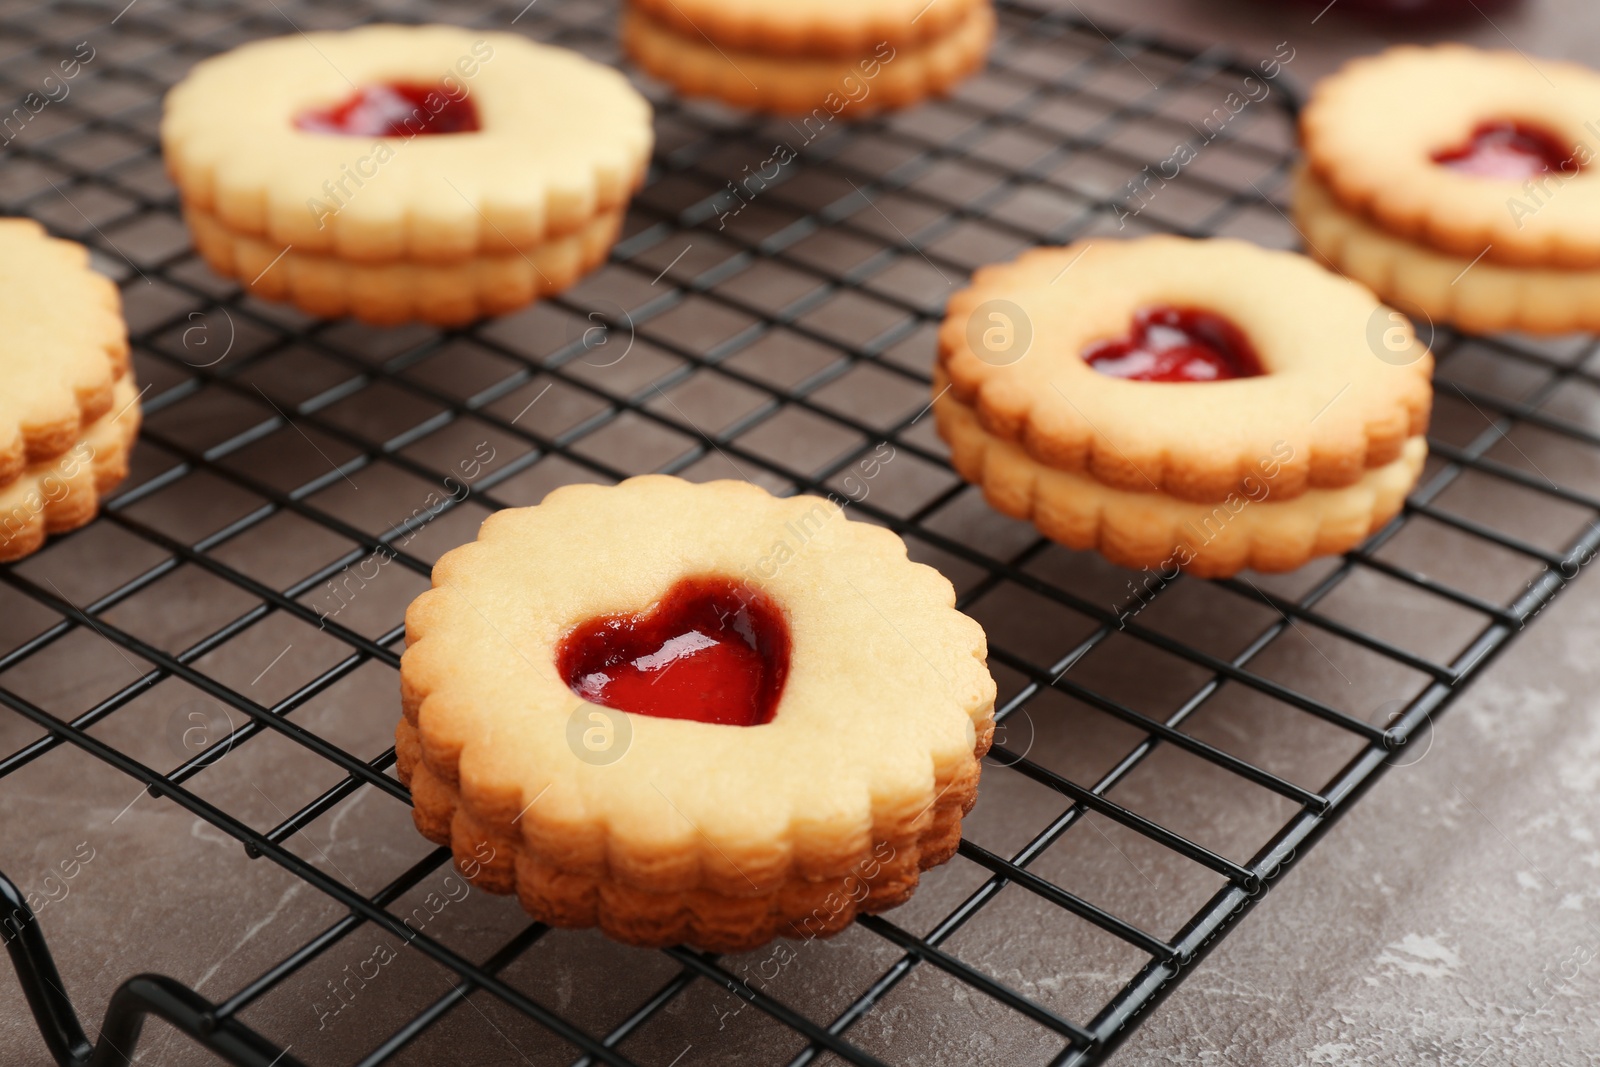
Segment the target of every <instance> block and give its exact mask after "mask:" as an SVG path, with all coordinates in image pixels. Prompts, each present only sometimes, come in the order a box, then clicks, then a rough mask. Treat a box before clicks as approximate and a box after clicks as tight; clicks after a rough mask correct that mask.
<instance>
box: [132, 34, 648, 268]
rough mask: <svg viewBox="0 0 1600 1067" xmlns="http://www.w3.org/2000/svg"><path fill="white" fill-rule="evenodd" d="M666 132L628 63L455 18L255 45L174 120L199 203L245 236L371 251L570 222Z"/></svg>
mask: <svg viewBox="0 0 1600 1067" xmlns="http://www.w3.org/2000/svg"><path fill="white" fill-rule="evenodd" d="M336 131H343V132H336ZM351 131H360V132H351ZM374 131H380V132H374ZM652 136H653V135H652V131H651V112H650V105H649V103H648V102H647V101H646V100H645V99H644V97H642V96H641V95H640V94H639V93H638V92H637V91H635V90H634V89H633V87H632V86H631V85H629V84H628V82H627V79H626V78H624V77H623V76H622V75H621V74H619V73H618V72H617V71H615V70H612V69H611V68H609V67H605V66H602V65H601V64H599V63H596V62H593V61H592V60H589V59H587V58H585V57H583V56H581V55H579V54H578V53H576V52H572V51H569V50H567V49H564V48H552V47H550V46H547V45H542V44H537V43H535V42H533V41H530V40H528V39H527V38H524V37H521V36H518V35H516V34H510V33H493V32H488V31H479V30H471V29H461V28H458V27H452V26H420V27H415V26H386V25H378V26H366V27H362V28H360V29H356V30H349V31H344V32H328V33H311V34H295V35H291V36H287V37H279V38H273V39H271V40H265V41H257V42H253V43H251V44H247V45H244V46H243V47H240V48H237V49H234V50H233V51H231V52H227V53H225V54H223V55H220V56H216V57H213V58H211V59H208V60H205V61H204V62H202V63H199V64H197V65H196V66H195V68H194V69H193V70H192V71H191V72H190V73H189V75H188V76H187V77H186V78H185V79H184V80H183V81H182V82H180V83H179V84H178V85H177V86H175V87H174V88H173V89H172V91H171V92H170V93H168V94H167V99H166V108H165V112H164V114H163V117H162V123H161V143H162V151H163V154H164V155H165V157H166V163H167V169H168V171H169V172H170V173H171V175H172V178H173V181H174V182H176V183H177V185H178V186H179V188H180V190H181V191H182V193H183V196H184V199H185V201H186V202H188V203H191V204H193V205H194V206H195V207H196V208H198V209H200V210H202V211H205V212H207V213H209V214H211V215H213V216H215V217H216V218H217V219H218V220H220V221H221V222H222V223H223V224H224V225H226V226H227V227H229V228H230V229H232V230H234V231H235V232H238V233H242V234H246V235H261V236H264V237H267V238H269V239H271V240H273V241H275V242H281V243H282V244H284V245H293V246H294V248H296V249H298V250H301V251H305V252H322V253H332V254H336V255H338V256H340V257H342V258H345V259H351V260H358V261H363V262H387V261H393V260H399V259H406V260H411V261H432V262H449V261H454V260H462V259H466V258H469V257H472V256H475V255H482V254H495V253H502V254H503V253H508V252H512V251H515V250H518V249H525V248H528V247H530V246H532V245H535V244H538V243H539V242H542V241H545V240H547V239H549V238H551V237H555V236H560V235H563V234H568V233H572V232H573V231H575V230H578V229H579V228H581V227H582V226H583V225H584V224H586V223H588V222H589V221H591V220H592V219H594V218H595V217H596V216H597V215H599V214H602V213H604V212H607V211H611V210H614V209H615V208H617V207H618V206H619V205H621V204H623V203H624V202H625V201H626V200H627V198H628V196H629V195H630V194H631V193H632V191H633V190H634V188H635V187H636V186H637V185H639V184H640V182H642V180H643V177H644V173H645V169H646V167H647V165H648V163H649V158H650V149H651V144H652Z"/></svg>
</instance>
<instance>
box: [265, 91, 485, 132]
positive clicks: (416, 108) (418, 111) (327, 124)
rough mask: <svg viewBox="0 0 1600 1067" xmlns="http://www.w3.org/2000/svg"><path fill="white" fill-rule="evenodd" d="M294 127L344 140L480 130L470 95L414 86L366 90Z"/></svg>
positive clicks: (313, 111)
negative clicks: (343, 138) (456, 94)
mask: <svg viewBox="0 0 1600 1067" xmlns="http://www.w3.org/2000/svg"><path fill="white" fill-rule="evenodd" d="M457 91H459V89H458V90H457ZM294 124H295V128H296V129H301V130H307V131H309V132H311V133H333V134H339V135H341V136H345V137H414V136H417V135H418V134H429V133H472V132H474V131H475V130H477V129H478V128H479V127H478V109H477V108H476V107H475V106H474V105H473V103H472V99H471V98H470V97H467V96H454V95H452V94H451V92H450V90H449V89H447V88H446V87H445V86H443V85H418V84H414V83H410V82H389V83H385V84H380V85H366V86H363V87H361V88H360V89H358V90H356V93H355V95H354V96H352V97H350V98H349V99H348V100H346V101H344V102H343V103H340V104H335V105H334V106H332V107H319V108H310V109H308V110H306V111H302V112H300V114H298V115H296V116H295V118H294Z"/></svg>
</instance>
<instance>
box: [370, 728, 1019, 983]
mask: <svg viewBox="0 0 1600 1067" xmlns="http://www.w3.org/2000/svg"><path fill="white" fill-rule="evenodd" d="M993 729H994V728H993V723H992V721H991V722H990V724H989V726H988V728H987V729H985V730H981V731H980V732H979V738H978V746H977V750H976V751H975V752H974V754H973V760H972V763H971V764H970V765H969V766H968V768H967V769H966V772H965V773H963V774H960V775H958V776H957V777H956V778H955V779H954V780H953V781H951V782H949V783H947V784H946V785H945V786H944V787H943V789H942V790H941V792H940V793H939V796H938V799H936V800H935V802H934V803H933V804H932V805H930V806H929V808H928V809H926V810H924V811H923V812H922V813H920V814H919V815H918V817H917V819H915V820H914V821H913V823H912V824H911V825H910V826H907V827H906V828H905V832H904V833H902V834H897V835H894V836H892V837H888V838H882V839H879V840H877V841H875V842H874V843H873V845H872V847H871V848H870V849H868V850H866V851H864V852H863V853H862V854H861V855H860V856H859V857H858V858H857V859H856V861H855V863H854V864H852V865H851V866H850V868H849V870H848V871H847V872H845V873H843V874H841V875H839V876H838V877H829V878H815V879H813V878H805V877H801V876H799V875H796V874H792V873H791V874H790V875H789V876H788V877H787V878H785V879H784V880H783V881H781V882H780V883H778V884H776V885H770V886H758V885H756V884H755V883H754V882H751V883H750V892H749V893H748V894H733V893H724V892H717V891H715V890H710V889H704V888H701V889H686V890H679V891H671V892H657V891H652V890H647V889H642V888H639V887H638V886H635V885H630V884H627V883H625V882H623V881H622V880H620V879H618V878H616V877H614V876H612V875H611V874H610V873H609V872H599V873H595V872H578V871H570V870H564V869H562V868H560V867H558V866H556V865H554V864H551V863H548V862H544V861H543V860H542V859H541V858H540V857H539V856H537V855H535V854H534V853H533V851H532V850H531V849H530V848H529V847H528V846H527V845H526V844H525V843H524V842H523V840H522V838H521V835H519V834H517V833H516V832H514V831H512V830H510V829H508V828H504V827H493V826H490V825H488V824H487V823H486V822H484V821H481V820H479V819H477V818H475V817H474V816H473V815H472V814H471V813H470V812H469V811H468V810H467V808H466V806H465V805H463V804H462V803H461V797H460V794H459V793H458V792H457V791H456V790H455V789H454V788H452V787H451V786H450V785H449V783H447V782H445V781H443V780H442V779H441V778H439V777H438V776H437V775H435V774H434V773H433V772H432V771H430V770H429V768H428V766H427V764H426V763H424V762H423V761H422V759H421V750H420V745H419V742H418V737H417V732H416V728H415V727H413V726H412V725H411V723H410V722H408V721H406V720H405V719H402V720H401V721H400V724H399V725H398V726H397V727H396V730H395V754H396V762H397V767H396V769H397V770H398V772H399V775H400V780H401V781H402V782H405V783H406V784H407V785H408V786H410V788H411V796H412V804H413V807H412V819H413V821H414V822H415V823H416V826H417V829H418V830H419V831H421V833H422V835H423V836H424V837H426V838H428V839H429V840H430V841H434V842H436V843H438V844H441V845H448V846H449V847H450V850H451V852H452V853H453V854H454V857H455V862H456V866H457V868H458V869H459V870H461V871H462V872H463V873H464V874H466V875H467V876H468V878H469V880H471V881H472V883H473V884H474V885H476V886H478V887H479V888H481V889H485V890H488V891H489V892H491V893H505V894H510V893H515V894H516V896H517V899H518V901H519V902H520V903H521V904H522V907H523V909H524V910H525V911H527V913H528V914H529V915H531V916H533V917H534V918H535V919H538V920H539V921H540V922H544V923H548V924H550V925H551V926H558V927H569V928H586V927H599V928H600V930H601V931H602V932H604V933H605V934H606V936H608V937H611V938H613V939H614V940H617V941H621V942H624V943H625V944H630V945H641V946H646V947H653V948H659V947H662V946H665V945H676V944H689V945H694V946H696V947H698V948H702V949H705V950H707V951H711V952H746V951H749V950H750V949H753V948H757V947H759V946H761V945H764V944H766V943H767V942H769V941H772V940H774V939H776V938H780V937H786V938H795V939H804V940H810V939H812V938H816V937H831V936H832V935H834V934H836V933H838V932H840V931H841V930H843V929H844V928H845V927H847V926H849V925H850V923H851V922H853V921H854V920H855V918H856V916H857V915H862V914H876V913H878V912H881V911H887V910H888V909H890V908H893V907H896V906H898V905H900V904H903V903H905V902H906V901H907V900H909V899H910V898H911V895H912V893H913V892H915V890H916V888H917V882H918V880H919V878H920V876H921V873H922V872H923V871H925V870H928V869H929V868H932V867H936V866H938V865H939V864H941V863H944V862H946V861H947V860H949V859H950V858H951V857H952V856H954V855H955V852H956V848H957V846H958V845H959V844H960V843H961V819H962V817H963V816H964V815H965V814H966V813H967V812H968V811H970V810H971V808H972V805H973V804H974V803H975V802H976V800H977V785H978V769H979V768H978V761H979V759H980V758H981V757H982V754H983V753H984V752H987V751H988V749H989V743H990V740H991V738H992V736H993Z"/></svg>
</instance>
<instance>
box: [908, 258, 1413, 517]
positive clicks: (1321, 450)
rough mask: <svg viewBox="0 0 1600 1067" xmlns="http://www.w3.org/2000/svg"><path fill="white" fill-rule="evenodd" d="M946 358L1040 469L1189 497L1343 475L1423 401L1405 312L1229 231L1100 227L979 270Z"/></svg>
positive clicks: (956, 311) (959, 310)
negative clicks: (1117, 234)
mask: <svg viewBox="0 0 1600 1067" xmlns="http://www.w3.org/2000/svg"><path fill="white" fill-rule="evenodd" d="M939 359H940V362H941V364H942V367H943V370H944V371H945V373H946V374H948V375H949V379H950V383H951V390H952V392H953V393H954V395H955V396H956V397H957V398H958V399H959V400H960V401H961V402H962V403H964V404H966V405H968V406H969V407H972V408H973V409H974V410H975V411H976V413H977V415H978V418H979V420H980V421H981V422H982V424H983V427H984V428H985V429H986V430H988V431H989V432H990V433H992V434H994V435H995V436H997V437H1001V438H1004V439H1007V440H1012V441H1015V442H1017V443H1018V444H1019V445H1021V446H1022V447H1023V448H1024V449H1025V450H1026V451H1027V452H1028V453H1029V454H1030V455H1031V456H1033V458H1034V459H1036V460H1038V461H1039V462H1040V463H1043V464H1044V465H1046V466H1050V467H1056V468H1059V469H1061V470H1067V471H1081V472H1085V473H1088V474H1090V475H1092V476H1094V477H1095V478H1097V479H1099V480H1100V481H1102V482H1104V483H1106V484H1107V485H1110V486H1112V487H1114V488H1118V489H1127V490H1132V491H1134V492H1148V493H1166V494H1169V495H1171V496H1175V497H1178V498H1180V499H1184V500H1194V501H1219V500H1223V499H1225V498H1226V497H1228V496H1229V494H1231V493H1241V492H1243V493H1250V494H1251V495H1252V496H1254V495H1256V494H1257V493H1258V491H1259V488H1260V485H1261V484H1262V483H1263V482H1264V483H1267V484H1269V485H1270V487H1271V490H1270V491H1271V494H1272V496H1273V498H1274V499H1280V500H1281V499H1291V498H1293V497H1296V496H1299V495H1300V494H1301V493H1303V492H1305V491H1306V490H1307V489H1308V488H1337V487H1341V486H1346V485H1351V484H1353V483H1355V482H1356V481H1357V480H1358V479H1360V478H1361V476H1362V474H1363V472H1364V471H1366V470H1367V469H1369V468H1373V467H1381V466H1384V465H1386V464H1388V463H1391V462H1393V461H1394V460H1395V459H1396V458H1397V457H1398V456H1399V455H1400V453H1401V450H1402V448H1403V446H1404V444H1405V442H1406V440H1407V439H1408V438H1410V437H1413V436H1416V435H1417V434H1420V433H1422V432H1423V430H1424V429H1425V428H1426V426H1427V421H1428V412H1429V407H1430V404H1431V400H1432V387H1431V385H1430V381H1429V376H1430V373H1431V369H1432V357H1431V356H1430V355H1429V354H1428V352H1427V350H1426V348H1425V347H1423V346H1422V345H1420V344H1419V343H1418V342H1417V341H1416V338H1415V336H1414V334H1413V333H1412V329H1411V326H1410V324H1409V323H1408V322H1406V320H1405V319H1404V317H1402V316H1400V315H1399V314H1398V313H1396V312H1393V311H1392V310H1391V309H1389V308H1386V307H1384V306H1383V305H1382V304H1380V303H1379V302H1378V301H1377V299H1376V298H1375V297H1373V295H1372V293H1371V292H1370V291H1369V290H1367V289H1366V288H1364V287H1362V286H1360V285H1358V284H1356V283H1354V282H1351V281H1347V280H1345V279H1343V278H1340V277H1338V276H1337V275H1335V274H1333V273H1331V272H1329V271H1327V270H1324V269H1323V268H1322V267H1319V266H1318V265H1316V264H1315V263H1313V262H1312V261H1311V260H1309V259H1306V258H1305V257H1304V256H1299V255H1295V254H1293V253H1290V252H1275V251H1269V250H1267V249H1263V248H1260V247H1258V246H1256V245H1253V244H1249V243H1246V242H1244V241H1236V240H1203V241H1196V240H1189V239H1186V238H1180V237H1165V236H1160V237H1145V238H1141V239H1138V240H1133V241H1120V240H1114V239H1103V238H1095V239H1089V240H1084V241H1079V242H1077V243H1076V244H1073V245H1071V246H1069V247H1066V248H1039V249H1034V250H1032V251H1030V252H1027V253H1025V254H1023V255H1022V256H1021V257H1020V258H1018V259H1017V260H1015V261H1013V262H1011V263H1006V264H1001V265H998V266H990V267H985V268H983V269H982V270H980V271H978V272H977V274H976V275H974V277H973V280H972V286H971V287H970V288H968V289H965V290H963V291H961V292H960V293H957V294H956V295H955V296H953V297H951V299H950V303H949V306H948V308H947V310H946V315H945V321H944V323H943V324H942V326H941V327H940V330H939ZM1141 378H1143V379H1145V380H1140V379H1141Z"/></svg>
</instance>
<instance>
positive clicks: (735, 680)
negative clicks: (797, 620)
mask: <svg viewBox="0 0 1600 1067" xmlns="http://www.w3.org/2000/svg"><path fill="white" fill-rule="evenodd" d="M557 665H558V667H559V669H560V672H561V680H562V681H564V682H566V683H567V687H568V688H570V689H571V690H572V691H573V692H574V693H576V694H578V695H579V696H580V697H582V698H583V699H585V700H587V701H589V702H590V703H593V704H603V705H605V706H606V707H608V708H617V709H618V710H620V711H626V712H631V713H633V714H635V715H653V716H655V717H656V718H660V719H691V720H693V721H695V722H706V723H716V724H720V725H724V726H759V725H761V724H762V723H766V722H771V721H772V716H773V713H774V712H775V711H776V710H777V706H778V698H779V696H781V695H782V693H783V682H784V679H785V678H786V677H788V674H789V627H788V624H787V623H786V622H785V621H784V618H783V611H782V609H781V608H779V607H778V605H777V604H776V603H775V602H774V601H773V600H772V598H771V597H769V596H767V595H766V594H765V593H763V592H761V591H760V590H757V589H753V588H751V587H750V586H749V585H746V584H744V583H736V582H733V581H730V580H729V579H726V578H720V577H712V576H708V577H699V578H685V579H683V580H682V581H680V582H678V583H677V584H676V585H674V586H673V587H672V588H671V589H669V590H668V591H667V594H666V596H664V597H662V598H661V600H660V601H659V602H658V603H657V604H656V605H655V606H654V607H653V608H651V609H650V610H649V611H648V612H645V613H643V614H640V615H604V616H601V617H599V618H595V619H590V620H588V621H587V622H584V623H580V624H579V625H578V626H577V627H576V628H574V629H573V630H572V632H571V633H569V634H568V635H567V636H566V638H565V639H563V641H562V643H561V648H560V651H559V653H558V656H557Z"/></svg>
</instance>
